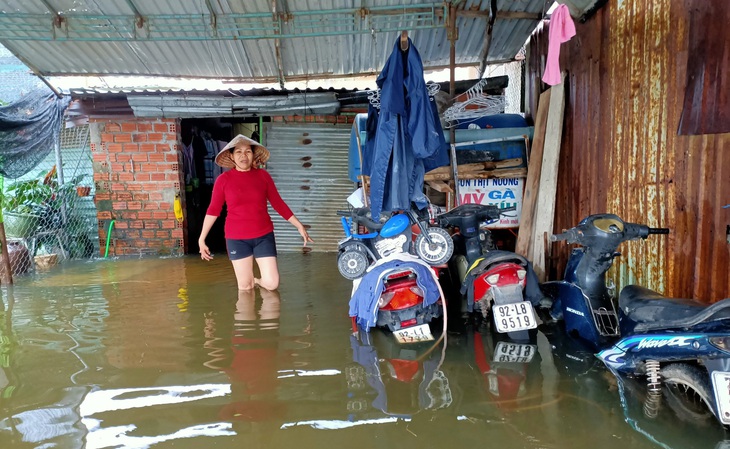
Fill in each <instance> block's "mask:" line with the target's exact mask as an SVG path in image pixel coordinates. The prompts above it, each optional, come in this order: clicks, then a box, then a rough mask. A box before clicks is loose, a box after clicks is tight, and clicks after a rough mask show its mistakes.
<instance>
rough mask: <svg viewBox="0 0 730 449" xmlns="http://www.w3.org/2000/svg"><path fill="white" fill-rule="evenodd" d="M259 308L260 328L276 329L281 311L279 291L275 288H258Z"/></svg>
mask: <svg viewBox="0 0 730 449" xmlns="http://www.w3.org/2000/svg"><path fill="white" fill-rule="evenodd" d="M259 293H261V299H263V302H262V304H261V309H260V310H259V316H260V317H261V320H262V322H261V324H260V326H261V329H278V328H279V315H280V311H281V299H280V298H279V292H278V291H277V290H266V289H265V288H260V289H259Z"/></svg>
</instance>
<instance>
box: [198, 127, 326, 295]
mask: <svg viewBox="0 0 730 449" xmlns="http://www.w3.org/2000/svg"><path fill="white" fill-rule="evenodd" d="M268 159H269V150H267V149H266V147H264V146H263V145H261V144H260V143H258V142H257V141H255V140H253V139H251V138H248V137H246V136H244V135H242V134H239V135H237V136H236V137H235V138H234V139H233V140H231V141H230V142H229V143H228V145H226V146H225V147H224V148H223V149H222V150H221V151H220V152H219V153H218V154H217V155H216V157H215V163H216V164H218V165H220V166H221V167H223V168H231V170H227V171H225V172H223V174H221V175H220V176H219V177H218V178H217V179H216V180H215V184H214V185H213V196H212V198H211V200H210V205H209V206H208V211H207V212H206V215H205V220H203V229H202V231H201V232H200V238H199V239H198V245H199V246H200V257H201V258H202V259H203V260H212V259H213V256H212V255H211V253H210V250H209V249H208V246H207V245H206V244H205V238H206V237H207V236H208V232H210V229H211V228H212V227H213V223H215V221H216V219H218V216H220V213H221V210H222V208H223V204H224V203H225V204H226V206H227V207H228V216H227V217H226V223H225V237H226V247H227V250H228V257H229V258H230V259H231V263H232V264H233V270H234V271H235V272H236V280H237V281H238V289H239V290H250V289H252V288H254V286H255V285H258V286H260V287H263V288H265V289H267V290H276V289H277V288H278V287H279V269H278V267H277V265H276V241H275V240H274V223H273V222H272V221H271V217H270V216H269V212H268V203H271V206H272V207H273V208H274V210H276V212H278V213H279V215H281V217H282V218H284V219H285V220H287V221H288V222H289V223H291V224H292V225H294V227H296V228H297V231H299V234H301V236H302V238H303V239H304V246H306V245H307V242H313V240H312V239H311V238H310V237H309V234H307V230H306V229H305V228H304V225H303V224H302V223H301V222H300V221H299V219H297V217H295V216H294V214H293V213H292V211H291V209H289V206H287V205H286V203H285V202H284V200H282V199H281V196H280V195H279V191H278V190H276V186H275V185H274V180H273V179H271V175H269V173H268V172H267V171H266V170H264V169H261V168H259V167H260V166H261V165H263V164H264V163H265V162H266V161H267V160H268ZM254 259H255V260H256V263H257V264H258V266H259V271H260V272H261V278H260V279H256V278H254V274H253V262H254Z"/></svg>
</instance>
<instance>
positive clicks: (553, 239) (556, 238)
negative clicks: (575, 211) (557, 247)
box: [550, 230, 573, 242]
mask: <svg viewBox="0 0 730 449" xmlns="http://www.w3.org/2000/svg"><path fill="white" fill-rule="evenodd" d="M572 235H573V233H572V232H570V230H568V231H565V232H563V233H560V234H553V235H551V236H550V241H551V242H558V241H561V240H570V238H571V237H572Z"/></svg>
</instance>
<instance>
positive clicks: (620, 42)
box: [528, 0, 730, 302]
mask: <svg viewBox="0 0 730 449" xmlns="http://www.w3.org/2000/svg"><path fill="white" fill-rule="evenodd" d="M701 1H703V0H686V1H685V2H676V1H671V0H648V1H646V2H625V1H624V2H621V1H618V0H611V1H609V2H608V4H607V5H606V7H604V8H602V9H601V10H599V11H598V13H597V14H596V15H595V16H593V17H592V18H591V19H589V20H588V21H587V22H586V23H585V24H579V23H576V30H577V35H576V37H574V38H573V39H572V40H571V41H569V42H568V43H566V44H563V46H562V47H561V58H560V59H561V68H563V69H565V70H567V71H568V73H569V77H568V81H567V82H568V84H569V85H568V86H567V89H566V92H567V103H566V109H565V114H566V115H565V125H564V126H565V130H564V132H563V143H562V151H561V161H560V168H559V170H560V173H559V181H558V192H557V199H556V201H557V204H556V218H555V230H556V231H559V230H561V229H565V228H569V227H571V226H574V225H575V224H576V223H577V222H578V221H579V220H580V219H582V218H584V217H585V216H587V215H589V214H593V213H600V212H611V213H616V214H618V215H619V216H621V217H622V218H624V219H625V220H627V221H631V222H639V223H647V224H649V225H650V226H655V227H656V226H661V227H668V228H670V229H671V234H670V235H669V236H652V237H651V238H649V239H648V240H647V241H645V242H643V241H641V242H629V243H627V244H624V246H623V247H622V248H621V252H622V254H623V256H622V257H621V258H620V259H619V260H618V263H617V264H616V266H615V267H614V269H613V271H612V273H610V275H611V276H612V277H613V279H614V281H615V282H616V284H617V285H618V286H619V287H622V286H624V285H628V284H631V283H638V284H641V285H645V286H647V287H649V288H653V289H656V290H658V291H660V292H662V293H664V294H666V295H671V296H681V297H696V298H699V299H701V300H703V301H706V302H710V301H716V300H718V299H721V298H724V297H728V296H730V275H728V269H727V267H728V262H730V244H729V243H728V241H727V238H728V237H727V236H726V227H727V226H728V225H730V209H723V208H722V207H723V206H724V205H726V204H728V203H730V152H729V150H728V149H729V148H730V134H714V135H705V136H679V135H677V129H678V123H679V120H680V117H681V112H682V104H683V100H684V92H685V85H686V78H687V76H686V70H687V58H688V48H687V43H688V39H687V33H688V29H689V17H688V14H689V13H688V11H689V10H691V8H688V4H690V5H691V3H692V2H701ZM546 54H547V29H544V30H542V31H541V32H539V33H538V35H537V36H535V37H534V39H533V40H532V41H531V44H530V49H529V58H530V61H529V63H528V71H529V74H528V78H529V79H531V82H530V83H528V92H530V93H531V96H530V99H528V102H529V103H530V104H531V105H532V106H531V110H533V111H534V110H536V109H534V101H535V98H536V96H535V94H536V93H537V92H539V91H540V90H541V89H544V88H546V86H544V85H542V84H541V83H540V81H539V79H540V77H541V76H542V70H543V67H544V58H545V55H546ZM725 69H726V70H730V67H727V68H725ZM530 86H534V88H533V89H530V88H529V87H530ZM553 254H554V257H555V259H554V260H553V262H554V264H553V266H554V270H553V271H552V273H551V276H553V277H558V276H560V275H561V274H559V273H562V271H561V270H562V269H563V267H564V266H565V261H566V259H567V256H568V249H567V248H566V247H564V246H557V247H554V252H553Z"/></svg>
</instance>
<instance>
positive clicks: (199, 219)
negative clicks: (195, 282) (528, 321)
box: [180, 117, 260, 254]
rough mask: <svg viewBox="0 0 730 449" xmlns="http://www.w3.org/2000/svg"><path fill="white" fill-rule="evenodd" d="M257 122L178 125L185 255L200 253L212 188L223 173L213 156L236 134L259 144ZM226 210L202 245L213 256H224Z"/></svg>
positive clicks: (225, 120) (197, 121) (189, 121)
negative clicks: (205, 244) (182, 185)
mask: <svg viewBox="0 0 730 449" xmlns="http://www.w3.org/2000/svg"><path fill="white" fill-rule="evenodd" d="M259 126H260V120H259V118H256V117H251V118H220V117H216V118H200V119H183V120H182V121H181V123H180V135H181V139H182V146H183V148H182V152H183V170H184V180H185V198H186V207H187V210H186V216H187V223H188V225H187V226H188V229H187V231H188V253H190V254H197V253H198V252H199V251H200V247H199V246H198V237H200V232H201V230H202V228H203V220H204V219H205V213H206V211H207V210H208V206H209V205H210V199H211V196H212V194H213V184H214V183H215V180H216V179H217V178H218V176H220V174H221V173H223V171H224V169H222V168H221V167H219V166H217V165H216V164H215V162H214V159H215V156H216V154H218V152H219V151H220V150H221V149H223V147H225V145H226V144H227V143H228V142H230V141H231V139H233V137H234V136H236V135H238V134H243V135H246V136H249V137H252V138H253V139H255V140H257V141H260V140H259V138H260V132H259ZM226 212H227V211H226V208H225V206H224V207H223V211H222V212H221V216H220V217H219V219H218V220H216V222H215V224H214V225H213V228H212V229H211V231H210V232H209V233H208V237H207V238H206V243H207V244H208V247H209V248H210V250H211V252H213V253H225V252H226V241H225V236H224V223H225V217H226Z"/></svg>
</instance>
